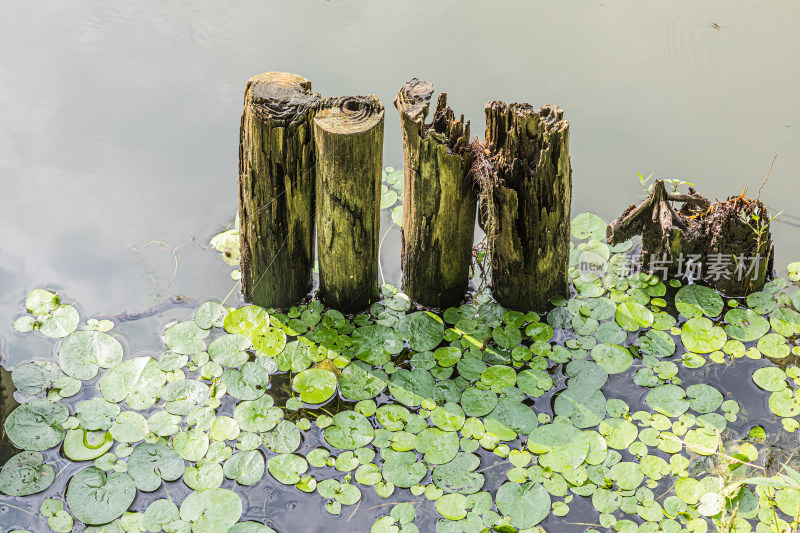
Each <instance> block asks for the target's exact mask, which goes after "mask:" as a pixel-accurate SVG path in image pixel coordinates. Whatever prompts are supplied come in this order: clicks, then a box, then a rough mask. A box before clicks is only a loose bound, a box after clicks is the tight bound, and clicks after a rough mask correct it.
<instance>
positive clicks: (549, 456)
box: [528, 424, 589, 472]
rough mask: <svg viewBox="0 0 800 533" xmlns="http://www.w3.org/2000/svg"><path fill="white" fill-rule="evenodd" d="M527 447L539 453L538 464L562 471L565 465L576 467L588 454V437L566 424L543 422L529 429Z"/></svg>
mask: <svg viewBox="0 0 800 533" xmlns="http://www.w3.org/2000/svg"><path fill="white" fill-rule="evenodd" d="M528 449H529V450H530V451H531V453H535V454H537V455H539V464H540V465H542V466H543V467H550V468H552V469H553V471H554V472H562V471H563V470H564V468H565V467H566V466H567V465H570V466H572V467H573V468H578V467H579V466H581V464H583V462H584V461H585V460H586V457H587V455H588V454H589V437H588V436H587V435H586V434H585V433H583V432H582V431H581V430H579V429H578V428H576V427H574V426H571V425H568V424H545V425H542V426H539V427H538V428H536V429H534V430H533V431H531V434H530V436H529V437H528Z"/></svg>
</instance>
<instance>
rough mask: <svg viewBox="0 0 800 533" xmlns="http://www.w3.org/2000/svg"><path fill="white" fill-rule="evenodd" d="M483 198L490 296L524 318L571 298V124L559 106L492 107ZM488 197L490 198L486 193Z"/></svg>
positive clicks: (495, 104)
mask: <svg viewBox="0 0 800 533" xmlns="http://www.w3.org/2000/svg"><path fill="white" fill-rule="evenodd" d="M485 113H486V151H487V156H486V165H487V166H488V175H489V179H488V180H487V181H488V183H487V184H486V185H487V187H484V190H486V191H487V192H486V193H483V192H482V194H481V197H482V198H481V201H482V206H481V211H482V214H483V216H486V217H487V219H486V220H484V227H485V228H486V231H487V234H488V236H489V244H490V246H491V251H492V252H491V253H492V284H493V287H492V293H493V294H494V297H495V298H496V299H497V301H498V302H500V303H501V304H502V305H504V306H506V307H509V308H512V309H517V310H520V311H538V312H542V311H545V310H546V309H547V306H548V304H549V301H550V299H551V298H552V297H553V296H556V295H562V296H566V295H567V287H568V284H567V267H568V264H569V242H570V230H569V225H570V203H571V197H572V170H571V168H570V158H569V124H568V123H567V122H566V121H565V120H563V115H564V112H563V111H562V110H561V109H560V108H559V107H557V106H545V107H542V108H540V109H539V110H538V111H537V110H534V109H533V107H532V106H530V105H529V104H510V105H506V104H504V103H503V102H489V103H487V104H486V107H485ZM488 191H491V192H488Z"/></svg>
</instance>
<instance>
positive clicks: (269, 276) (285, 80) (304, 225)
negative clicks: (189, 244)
mask: <svg viewBox="0 0 800 533" xmlns="http://www.w3.org/2000/svg"><path fill="white" fill-rule="evenodd" d="M318 99H319V94H318V93H314V92H311V82H310V81H309V80H307V79H306V78H303V77H301V76H298V75H296V74H289V73H285V72H267V73H264V74H261V75H259V76H255V77H253V78H250V80H249V81H248V82H247V89H246V90H245V96H244V111H243V113H242V124H241V134H240V144H239V217H240V221H239V223H240V249H241V256H242V260H241V268H242V292H243V294H244V299H245V301H247V302H251V303H254V304H258V305H260V306H262V307H267V308H269V307H276V308H286V307H289V306H291V305H294V304H296V303H297V302H298V301H300V300H301V299H302V298H303V297H305V296H306V295H307V294H308V293H309V292H310V291H311V286H312V278H311V272H312V268H313V265H314V181H315V152H314V138H313V130H312V125H311V120H312V119H313V116H314V110H315V104H316V102H317V100H318Z"/></svg>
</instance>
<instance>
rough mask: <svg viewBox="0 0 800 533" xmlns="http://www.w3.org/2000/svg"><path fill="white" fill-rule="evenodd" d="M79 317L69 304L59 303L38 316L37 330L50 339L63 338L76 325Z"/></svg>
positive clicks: (74, 328)
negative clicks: (56, 306) (50, 311)
mask: <svg viewBox="0 0 800 533" xmlns="http://www.w3.org/2000/svg"><path fill="white" fill-rule="evenodd" d="M80 320H81V317H80V315H79V314H78V311H77V309H75V308H74V307H72V306H71V305H60V306H58V308H57V309H55V310H54V311H53V312H52V313H48V314H46V315H43V316H41V317H40V325H39V331H41V332H42V333H43V334H44V335H46V336H48V337H50V338H52V339H63V338H64V337H66V336H67V335H69V334H70V333H72V332H73V331H75V330H76V329H77V327H78V323H79V322H80Z"/></svg>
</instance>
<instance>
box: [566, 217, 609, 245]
mask: <svg viewBox="0 0 800 533" xmlns="http://www.w3.org/2000/svg"><path fill="white" fill-rule="evenodd" d="M570 230H571V231H572V236H573V237H575V238H576V239H590V240H598V241H600V240H605V238H606V223H605V222H604V221H603V219H602V218H600V217H599V216H597V215H595V214H594V213H590V212H586V213H581V214H580V215H578V216H576V217H575V218H573V219H572V223H571V225H570Z"/></svg>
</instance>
